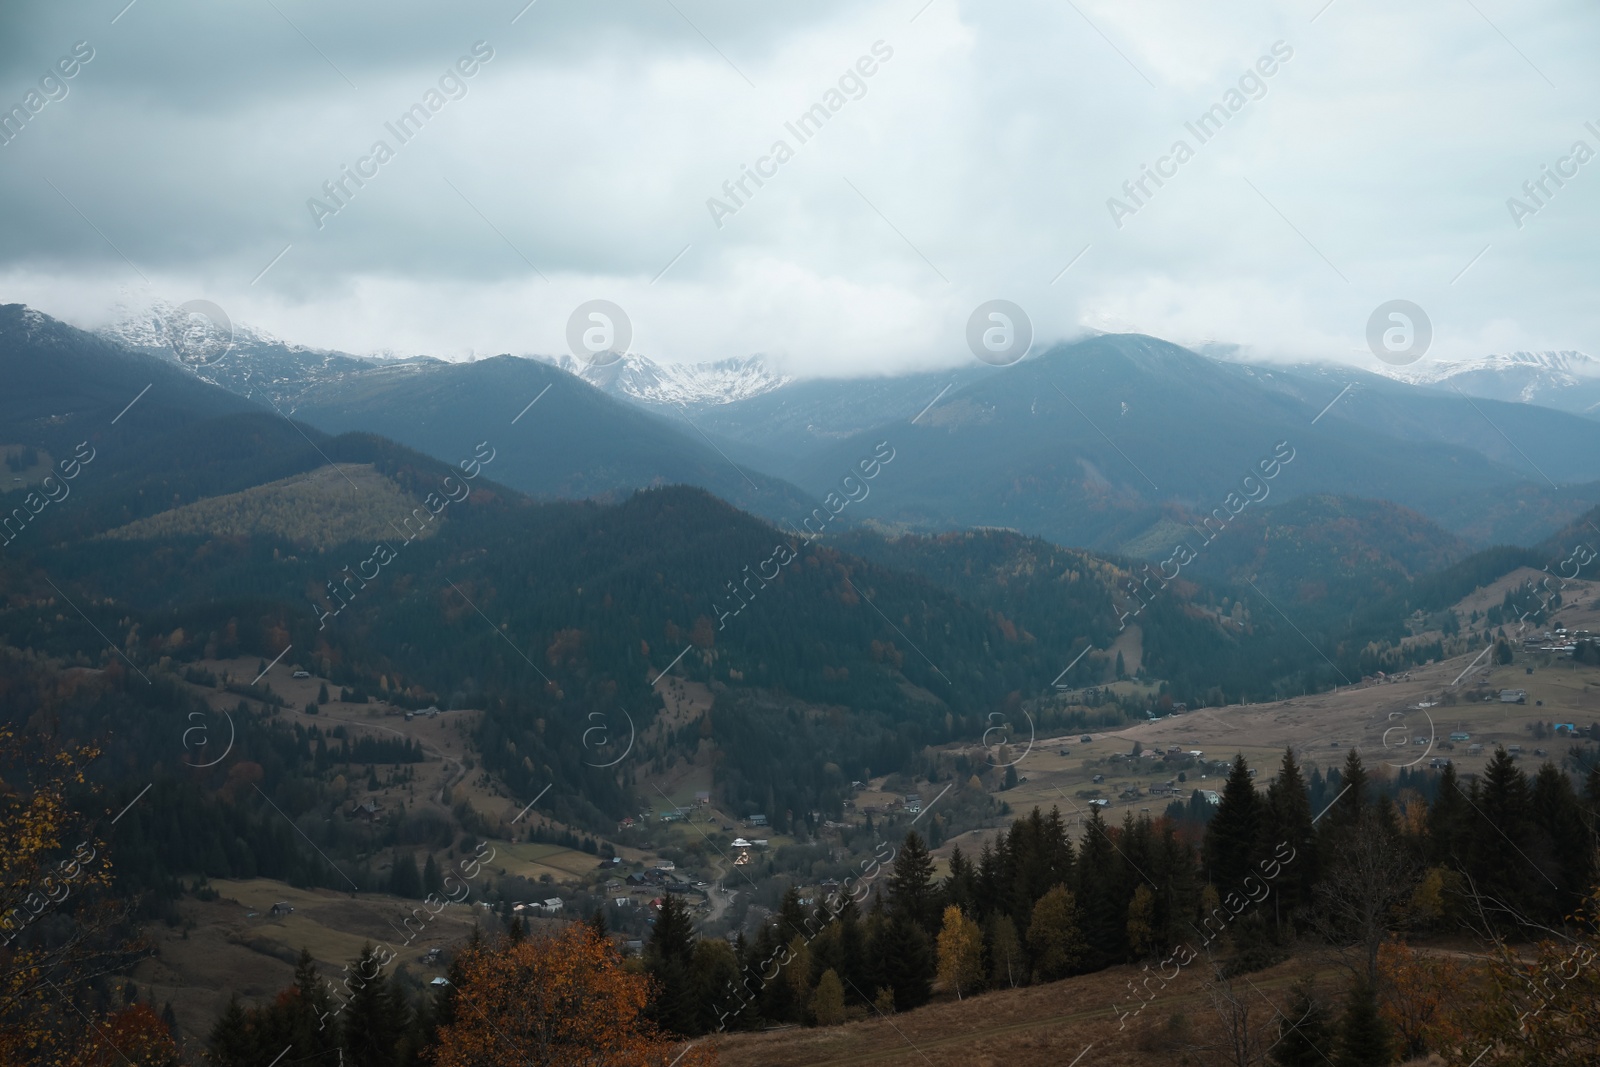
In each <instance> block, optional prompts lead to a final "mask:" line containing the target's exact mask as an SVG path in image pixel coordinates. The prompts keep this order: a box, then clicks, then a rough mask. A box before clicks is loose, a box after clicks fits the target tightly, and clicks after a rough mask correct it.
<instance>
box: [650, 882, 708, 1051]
mask: <svg viewBox="0 0 1600 1067" xmlns="http://www.w3.org/2000/svg"><path fill="white" fill-rule="evenodd" d="M644 957H645V969H646V970H647V971H649V972H650V976H651V977H652V978H654V979H655V980H656V1000H655V1003H654V1004H653V1005H652V1011H651V1014H652V1015H653V1016H654V1018H655V1020H656V1022H657V1023H659V1024H660V1025H661V1026H662V1027H664V1028H666V1029H668V1030H670V1031H672V1032H673V1033H677V1034H684V1035H692V1034H695V1033H698V1032H699V1011H698V1007H697V1005H696V998H695V990H694V988H693V983H692V982H691V980H690V974H691V964H692V963H693V960H694V921H693V920H692V919H691V918H690V917H689V909H688V908H687V907H686V906H685V905H683V904H681V903H679V901H678V897H677V895H676V894H673V893H668V894H666V895H665V896H664V897H662V898H661V910H660V911H659V912H657V913H656V924H655V927H654V928H653V929H652V930H651V933H650V943H649V944H647V945H646V946H645V953H644Z"/></svg>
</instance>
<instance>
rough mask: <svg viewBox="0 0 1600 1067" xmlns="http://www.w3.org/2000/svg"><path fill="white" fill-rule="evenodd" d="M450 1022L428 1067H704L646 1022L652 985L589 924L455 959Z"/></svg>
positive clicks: (699, 1057)
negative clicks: (456, 971) (457, 978)
mask: <svg viewBox="0 0 1600 1067" xmlns="http://www.w3.org/2000/svg"><path fill="white" fill-rule="evenodd" d="M457 964H458V966H459V968H460V971H459V974H460V981H459V983H458V984H457V987H456V989H455V995H454V997H453V1005H452V1011H451V1022H450V1023H449V1024H447V1025H445V1026H443V1027H441V1028H440V1030H439V1036H438V1042H439V1043H438V1046H437V1048H436V1049H435V1051H434V1057H433V1063H434V1064H435V1067H513V1065H517V1067H579V1065H582V1067H668V1065H669V1064H674V1063H676V1064H678V1065H681V1067H710V1065H713V1064H715V1062H716V1058H715V1054H714V1053H713V1052H712V1051H711V1050H710V1049H707V1048H690V1049H688V1050H685V1049H684V1048H683V1045H682V1043H681V1042H676V1041H672V1040H669V1039H667V1038H665V1037H664V1036H663V1035H662V1034H661V1032H660V1031H659V1030H657V1029H656V1027H655V1026H654V1025H653V1024H652V1023H650V1022H649V1020H647V1019H646V1018H645V1016H644V1012H645V1007H646V1005H647V1004H648V1003H649V1001H650V979H649V978H648V977H647V976H646V975H643V974H634V973H629V972H628V971H625V970H624V969H623V967H622V961H621V959H620V958H619V957H618V955H617V950H616V948H615V947H614V946H613V945H612V944H611V943H610V942H608V941H606V940H604V939H602V938H600V937H597V936H596V935H595V932H594V930H593V928H592V927H590V926H589V925H588V924H587V923H575V924H573V925H572V926H569V927H567V928H566V929H564V930H561V931H559V932H557V933H553V934H545V935H539V936H528V937H524V938H523V939H522V940H520V941H512V940H510V939H504V940H501V941H500V942H499V943H498V944H496V945H494V946H493V947H483V948H479V949H475V950H473V949H469V950H468V951H466V952H464V953H463V954H462V956H461V957H460V958H458V960H457Z"/></svg>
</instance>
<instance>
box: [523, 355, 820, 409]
mask: <svg viewBox="0 0 1600 1067" xmlns="http://www.w3.org/2000/svg"><path fill="white" fill-rule="evenodd" d="M535 358H536V359H539V360H541V361H543V362H546V363H549V364H551V365H553V366H556V367H560V368H561V369H562V370H564V371H566V372H567V373H568V374H572V375H574V376H576V377H578V378H581V379H583V380H584V381H586V382H588V383H589V384H590V385H592V386H594V387H595V388H597V389H599V390H600V391H601V392H604V393H609V394H611V395H612V396H616V397H623V398H626V399H629V400H635V401H641V402H643V403H646V404H688V405H694V406H699V405H706V404H731V403H733V402H734V401H737V400H749V399H750V398H752V397H757V396H761V395H762V394H764V393H770V392H773V391H774V390H777V389H781V388H783V387H784V386H786V385H788V384H789V383H790V382H793V381H794V379H793V378H790V377H788V376H787V375H783V374H778V373H776V372H775V371H773V370H771V369H770V368H769V367H768V366H767V365H766V363H765V362H763V361H762V359H761V357H760V356H736V357H734V358H731V359H719V360H717V361H716V362H714V363H657V362H656V361H655V360H653V359H650V358H649V357H647V356H640V355H634V354H628V355H625V356H623V357H622V358H621V359H620V360H618V361H617V362H615V363H612V364H608V365H606V366H593V365H591V364H589V363H586V362H584V361H583V360H578V359H574V358H572V357H571V356H567V355H562V356H537V357H535Z"/></svg>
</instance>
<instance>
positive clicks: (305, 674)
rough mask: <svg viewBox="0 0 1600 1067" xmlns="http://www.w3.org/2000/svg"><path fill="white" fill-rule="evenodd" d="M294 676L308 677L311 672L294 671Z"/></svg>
mask: <svg viewBox="0 0 1600 1067" xmlns="http://www.w3.org/2000/svg"><path fill="white" fill-rule="evenodd" d="M294 676H295V677H296V678H309V677H311V672H310V671H295V672H294Z"/></svg>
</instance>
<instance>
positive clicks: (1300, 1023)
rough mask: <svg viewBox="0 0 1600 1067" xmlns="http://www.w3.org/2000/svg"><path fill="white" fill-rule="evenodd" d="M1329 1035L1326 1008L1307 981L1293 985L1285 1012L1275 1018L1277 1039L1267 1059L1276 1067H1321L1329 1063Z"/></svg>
mask: <svg viewBox="0 0 1600 1067" xmlns="http://www.w3.org/2000/svg"><path fill="white" fill-rule="evenodd" d="M1332 1038H1333V1034H1332V1031H1331V1030H1330V1028H1329V1025H1328V1009H1327V1008H1326V1007H1325V1006H1324V1005H1323V1004H1322V1002H1321V1001H1319V1000H1318V999H1317V997H1316V994H1315V992H1314V991H1313V989H1312V987H1311V984H1310V982H1308V981H1302V982H1298V983H1296V984H1295V986H1294V992H1293V999H1292V1000H1291V1001H1290V1002H1289V1009H1288V1010H1287V1011H1286V1012H1284V1013H1283V1015H1281V1016H1280V1017H1279V1019H1278V1040H1277V1041H1276V1042H1275V1043H1274V1044H1273V1046H1272V1051H1271V1052H1269V1053H1268V1057H1269V1058H1270V1059H1271V1060H1272V1062H1273V1063H1274V1064H1275V1065H1276V1067H1325V1065H1326V1064H1328V1063H1330V1062H1331V1060H1330V1059H1329V1057H1328V1054H1327V1053H1328V1050H1330V1049H1332V1047H1333V1040H1332Z"/></svg>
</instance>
